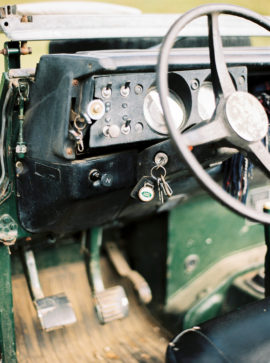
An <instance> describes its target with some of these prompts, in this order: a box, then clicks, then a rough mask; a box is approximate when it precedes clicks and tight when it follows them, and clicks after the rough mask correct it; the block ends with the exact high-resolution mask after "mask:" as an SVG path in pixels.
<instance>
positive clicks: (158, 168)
mask: <svg viewBox="0 0 270 363" xmlns="http://www.w3.org/2000/svg"><path fill="white" fill-rule="evenodd" d="M166 174H167V172H166V169H165V168H164V166H162V165H155V166H154V167H153V168H152V169H151V177H152V178H153V179H154V180H156V183H157V189H158V195H159V200H160V202H161V203H162V204H163V203H164V196H166V197H168V198H169V197H171V196H172V194H173V191H172V189H171V187H170V186H169V184H168V183H167V182H166V180H165V177H166Z"/></svg>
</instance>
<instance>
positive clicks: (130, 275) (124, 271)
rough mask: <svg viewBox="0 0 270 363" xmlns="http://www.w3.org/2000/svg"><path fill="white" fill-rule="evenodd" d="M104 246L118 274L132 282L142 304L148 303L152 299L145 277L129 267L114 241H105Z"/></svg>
mask: <svg viewBox="0 0 270 363" xmlns="http://www.w3.org/2000/svg"><path fill="white" fill-rule="evenodd" d="M105 247H106V250H107V253H108V255H109V257H110V260H111V261H112V263H113V265H114V267H115V269H116V271H117V272H118V274H119V275H120V276H122V277H126V278H127V279H129V280H130V281H131V282H132V284H133V287H134V289H135V290H136V291H137V293H138V295H139V298H140V300H141V302H142V303H143V304H148V303H150V301H151V300H152V292H151V289H150V286H149V285H148V283H147V281H146V280H145V278H144V277H143V276H142V275H141V274H140V273H139V272H138V271H135V270H132V269H131V268H130V266H129V264H128V262H127V260H126V259H125V257H124V255H123V253H122V252H121V251H120V250H119V248H118V246H117V244H116V243H114V242H107V243H106V245H105Z"/></svg>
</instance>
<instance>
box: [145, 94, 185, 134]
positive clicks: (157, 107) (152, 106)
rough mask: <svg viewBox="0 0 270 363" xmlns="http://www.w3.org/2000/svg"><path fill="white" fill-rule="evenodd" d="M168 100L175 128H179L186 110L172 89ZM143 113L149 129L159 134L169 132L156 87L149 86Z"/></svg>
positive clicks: (183, 120) (182, 123)
mask: <svg viewBox="0 0 270 363" xmlns="http://www.w3.org/2000/svg"><path fill="white" fill-rule="evenodd" d="M168 102H169V106H170V109H171V113H172V116H173V119H174V125H175V128H176V129H179V128H180V127H181V126H183V125H184V123H185V120H186V110H185V106H184V104H183V101H182V100H181V98H180V97H178V96H177V95H176V94H175V93H174V92H173V91H170V93H169V97H168ZM143 113H144V117H145V120H146V122H147V123H148V125H149V126H150V127H151V129H153V130H154V131H156V132H158V133H159V134H163V135H168V133H169V132H168V129H167V126H166V122H165V119H164V114H163V110H162V106H161V103H160V100H159V94H158V91H157V89H156V88H151V89H150V90H149V92H148V93H147V95H146V97H145V99H144V105H143Z"/></svg>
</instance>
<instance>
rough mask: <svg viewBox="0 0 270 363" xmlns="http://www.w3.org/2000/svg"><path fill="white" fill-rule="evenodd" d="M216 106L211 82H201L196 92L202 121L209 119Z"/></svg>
mask: <svg viewBox="0 0 270 363" xmlns="http://www.w3.org/2000/svg"><path fill="white" fill-rule="evenodd" d="M215 108H216V98H215V93H214V90H213V85H212V83H211V82H203V84H202V85H201V87H200V89H199V93H198V112H199V115H200V118H201V119H202V120H203V121H207V120H210V118H211V117H212V116H213V113H214V111H215Z"/></svg>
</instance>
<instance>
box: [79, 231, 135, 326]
mask: <svg viewBox="0 0 270 363" xmlns="http://www.w3.org/2000/svg"><path fill="white" fill-rule="evenodd" d="M101 244H102V229H101V228H93V229H92V230H91V231H90V234H88V233H86V232H84V233H83V236H82V245H83V247H84V250H85V251H87V252H89V255H88V258H87V260H88V261H87V265H86V267H87V271H88V276H89V280H90V286H91V290H92V297H93V302H94V306H95V311H96V314H97V317H98V320H99V322H100V323H101V324H106V323H109V322H110V321H113V320H116V319H123V318H125V317H126V316H127V315H128V309H129V302H128V298H127V295H126V293H125V290H124V288H123V287H122V286H120V285H117V286H113V287H109V288H105V287H104V283H103V279H102V273H101V267H100V248H101Z"/></svg>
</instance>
